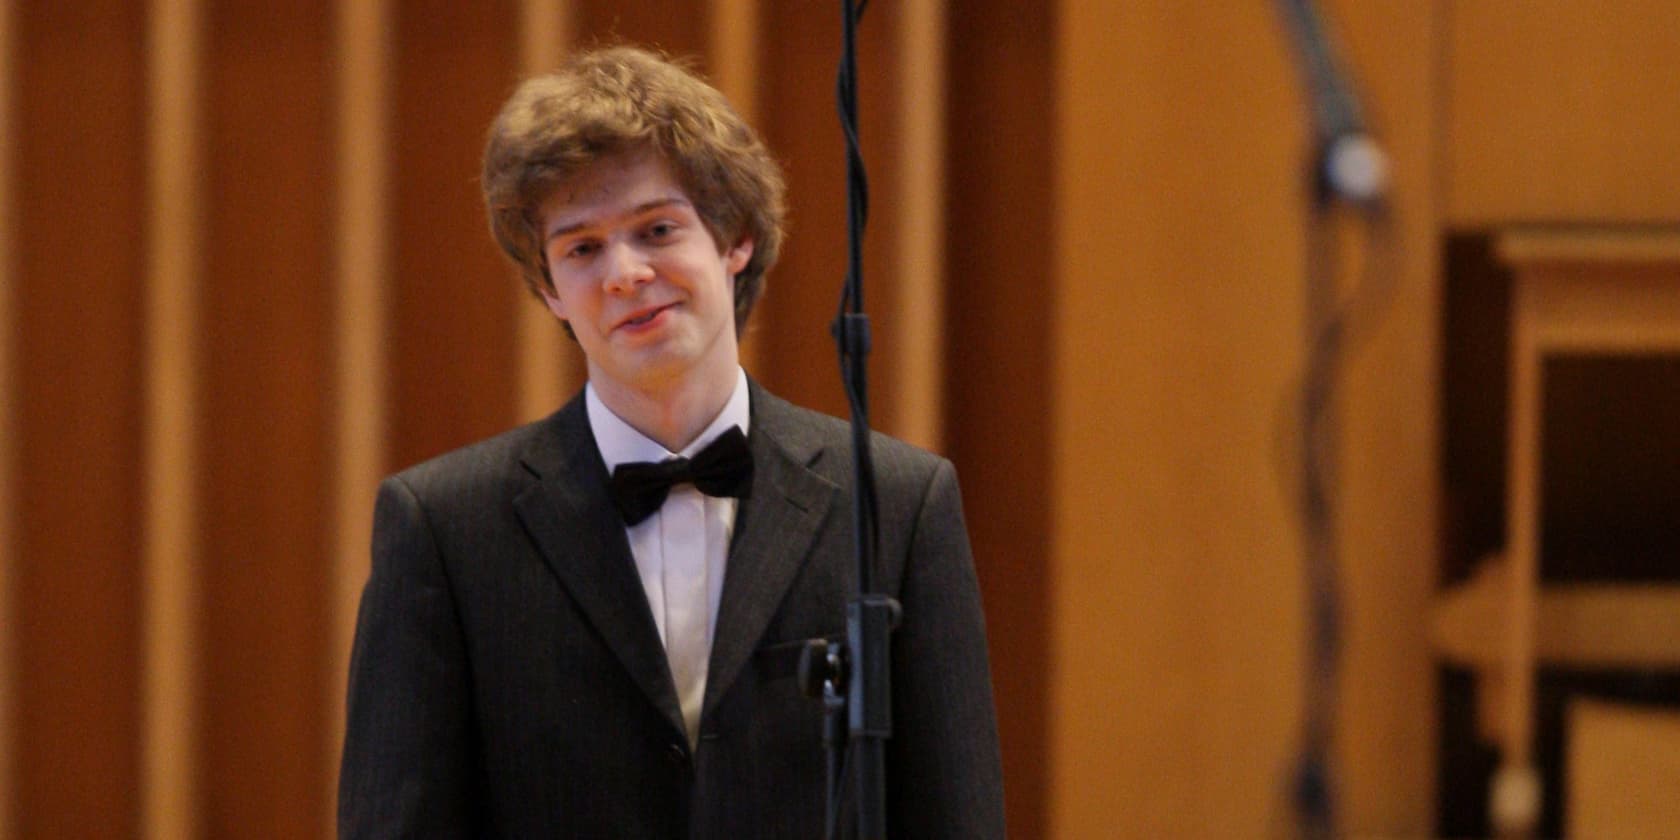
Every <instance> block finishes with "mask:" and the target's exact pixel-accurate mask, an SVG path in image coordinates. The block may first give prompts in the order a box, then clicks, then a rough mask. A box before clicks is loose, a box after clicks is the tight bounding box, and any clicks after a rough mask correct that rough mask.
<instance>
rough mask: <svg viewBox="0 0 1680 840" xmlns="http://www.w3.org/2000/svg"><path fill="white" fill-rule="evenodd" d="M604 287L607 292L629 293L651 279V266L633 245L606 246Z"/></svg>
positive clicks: (627, 243)
mask: <svg viewBox="0 0 1680 840" xmlns="http://www.w3.org/2000/svg"><path fill="white" fill-rule="evenodd" d="M606 271H607V277H606V286H607V290H608V291H612V292H629V291H633V290H635V288H636V287H637V286H640V285H641V284H643V283H646V282H647V281H649V280H652V279H653V266H652V265H651V264H650V263H649V262H648V258H647V255H646V254H644V253H642V249H640V248H637V247H636V246H635V244H634V243H630V242H622V241H621V242H614V243H611V244H609V245H607V260H606Z"/></svg>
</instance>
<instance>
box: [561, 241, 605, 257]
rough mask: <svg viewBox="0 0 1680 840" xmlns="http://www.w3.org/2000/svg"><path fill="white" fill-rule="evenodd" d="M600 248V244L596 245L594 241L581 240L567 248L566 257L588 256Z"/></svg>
mask: <svg viewBox="0 0 1680 840" xmlns="http://www.w3.org/2000/svg"><path fill="white" fill-rule="evenodd" d="M599 248H600V246H598V245H596V244H595V243H593V242H579V243H577V244H575V245H573V246H572V247H570V248H567V249H566V258H567V259H579V258H582V257H587V256H589V255H590V254H593V253H595V252H596V251H597V250H599Z"/></svg>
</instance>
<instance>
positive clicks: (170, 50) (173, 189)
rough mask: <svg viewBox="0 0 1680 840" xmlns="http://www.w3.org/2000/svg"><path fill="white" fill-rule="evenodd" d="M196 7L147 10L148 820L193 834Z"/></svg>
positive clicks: (170, 832) (168, 4)
mask: <svg viewBox="0 0 1680 840" xmlns="http://www.w3.org/2000/svg"><path fill="white" fill-rule="evenodd" d="M199 12H200V10H199V7H198V3H197V2H196V0H158V2H157V3H156V4H155V5H154V6H153V7H152V15H151V18H150V20H149V21H148V27H149V29H148V45H147V48H148V62H149V67H148V71H147V72H148V78H147V84H148V93H149V98H150V103H151V106H150V112H149V114H148V117H147V119H148V134H149V160H148V162H147V166H148V170H149V175H150V178H149V181H150V183H149V189H148V195H147V201H148V207H149V210H148V215H149V218H150V226H149V228H148V252H147V294H146V336H147V348H146V401H145V417H146V432H145V439H144V446H145V450H144V454H143V459H144V465H145V467H144V468H145V479H144V481H145V487H146V494H145V499H146V513H145V526H146V536H145V555H144V561H143V562H144V567H145V574H146V578H145V580H146V593H145V605H144V608H145V613H144V615H145V674H144V688H143V691H144V693H143V697H144V700H143V705H144V709H143V718H142V719H143V730H142V731H143V735H142V741H143V744H144V746H143V759H142V765H141V766H142V772H143V773H144V777H143V778H142V779H141V786H142V797H143V798H142V805H141V807H142V809H143V810H142V815H143V816H142V829H143V831H144V834H145V836H146V837H148V838H156V840H167V839H172V838H190V837H194V836H196V834H197V824H196V822H197V821H196V817H197V798H198V797H197V790H196V785H195V777H194V776H195V765H196V762H195V757H196V756H195V753H196V726H195V723H196V722H195V720H194V713H195V710H196V709H197V702H196V697H195V692H194V675H195V673H196V666H197V656H198V644H197V640H196V639H194V638H193V628H194V624H195V622H194V616H193V604H194V603H195V602H196V600H197V598H196V582H195V579H194V576H195V573H196V569H197V560H198V558H197V557H196V541H195V539H194V533H195V528H196V525H197V499H196V498H195V496H194V487H195V483H196V482H195V476H196V473H197V467H198V463H197V462H198V451H197V448H196V445H195V441H196V430H195V428H194V417H195V414H196V400H197V397H198V394H197V377H198V371H197V362H196V359H195V347H194V336H195V335H196V333H197V330H196V327H197V317H196V316H197V298H198V289H197V283H198V276H197V275H198V270H197V254H198V239H199V216H200V204H199V202H200V200H201V198H202V194H201V190H200V189H199V183H198V177H197V173H198V171H199V163H200V161H199V157H200V156H199V154H198V149H197V143H198V115H197V113H196V111H195V107H196V103H197V102H198V87H199V85H198V76H199V71H200V68H199V64H200V56H199V43H198V18H199Z"/></svg>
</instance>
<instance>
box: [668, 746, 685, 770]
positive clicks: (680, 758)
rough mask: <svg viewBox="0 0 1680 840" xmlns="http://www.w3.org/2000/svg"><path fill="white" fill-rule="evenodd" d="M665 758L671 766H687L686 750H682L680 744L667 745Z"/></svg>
mask: <svg viewBox="0 0 1680 840" xmlns="http://www.w3.org/2000/svg"><path fill="white" fill-rule="evenodd" d="M665 758H667V759H669V760H670V762H671V764H672V766H675V767H687V766H688V750H685V749H683V746H682V744H669V745H667V746H666V747H665Z"/></svg>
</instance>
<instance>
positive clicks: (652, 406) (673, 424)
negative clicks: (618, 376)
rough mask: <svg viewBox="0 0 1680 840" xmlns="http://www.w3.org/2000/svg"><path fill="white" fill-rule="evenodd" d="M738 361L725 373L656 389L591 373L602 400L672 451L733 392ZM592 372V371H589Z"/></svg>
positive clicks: (694, 433) (698, 429)
mask: <svg viewBox="0 0 1680 840" xmlns="http://www.w3.org/2000/svg"><path fill="white" fill-rule="evenodd" d="M739 370H740V366H739V364H736V365H731V366H730V367H729V369H728V371H727V375H722V374H720V375H716V376H710V377H706V378H700V377H689V378H685V379H682V380H678V381H675V382H672V383H670V384H669V385H667V386H664V387H660V388H655V389H639V388H633V387H628V386H625V385H624V384H623V383H619V382H614V381H612V380H611V379H610V378H608V377H604V376H593V375H592V376H591V377H590V380H589V381H590V385H591V386H592V387H594V389H595V395H596V396H598V397H600V398H601V403H602V404H603V405H605V406H606V407H607V408H608V409H610V410H611V411H612V413H613V414H616V415H618V417H619V419H621V420H623V421H624V422H625V423H628V424H629V425H630V427H631V428H633V429H635V430H636V431H638V432H641V433H642V434H644V435H646V436H647V437H648V438H649V439H650V440H653V441H654V442H656V443H658V444H659V445H660V446H663V447H665V448H666V449H668V450H670V451H672V452H681V451H682V450H683V448H684V447H686V446H688V445H689V444H690V443H693V442H694V439H695V438H697V437H699V436H700V433H701V432H703V431H705V430H706V427H707V426H709V425H711V422H712V420H714V419H715V418H716V417H717V416H718V412H720V411H722V410H723V406H724V404H725V403H727V402H729V397H730V396H731V395H732V394H734V393H735V384H736V381H737V377H738V376H739V373H738V371H739ZM592 373H593V372H592Z"/></svg>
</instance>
